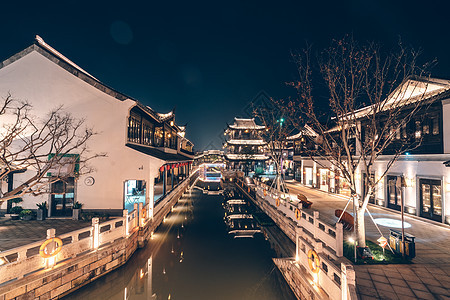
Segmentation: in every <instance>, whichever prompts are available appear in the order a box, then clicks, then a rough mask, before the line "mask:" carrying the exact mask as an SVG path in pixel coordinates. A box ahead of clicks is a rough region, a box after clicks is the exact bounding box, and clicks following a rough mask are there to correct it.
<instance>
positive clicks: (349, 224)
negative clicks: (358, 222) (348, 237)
mask: <svg viewBox="0 0 450 300" xmlns="http://www.w3.org/2000/svg"><path fill="white" fill-rule="evenodd" d="M341 214H342V209H336V210H335V211H334V215H335V216H336V217H338V218H339V217H340V216H341ZM339 223H342V224H343V225H344V229H347V230H350V231H352V230H353V227H354V226H355V221H354V219H353V216H352V215H351V214H349V213H348V212H344V214H343V215H342V217H341V219H340V220H339Z"/></svg>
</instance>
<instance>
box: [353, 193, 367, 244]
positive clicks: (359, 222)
mask: <svg viewBox="0 0 450 300" xmlns="http://www.w3.org/2000/svg"><path fill="white" fill-rule="evenodd" d="M364 211H365V209H364V208H362V207H359V205H358V202H357V205H356V219H355V235H356V241H357V243H358V246H359V247H366V227H365V223H364Z"/></svg>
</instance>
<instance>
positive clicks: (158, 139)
mask: <svg viewBox="0 0 450 300" xmlns="http://www.w3.org/2000/svg"><path fill="white" fill-rule="evenodd" d="M163 132H164V130H163V128H162V127H156V128H155V136H154V141H155V146H156V147H162V146H163Z"/></svg>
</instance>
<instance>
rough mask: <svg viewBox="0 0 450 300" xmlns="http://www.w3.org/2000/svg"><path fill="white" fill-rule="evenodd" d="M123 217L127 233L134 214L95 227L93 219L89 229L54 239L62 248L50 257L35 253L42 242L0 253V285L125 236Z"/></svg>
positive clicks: (96, 221) (52, 231)
mask: <svg viewBox="0 0 450 300" xmlns="http://www.w3.org/2000/svg"><path fill="white" fill-rule="evenodd" d="M127 218H128V219H129V220H130V221H129V223H128V224H129V225H130V224H131V226H130V227H129V229H130V231H132V230H135V227H136V226H135V225H134V224H136V222H135V219H136V218H135V214H131V215H129V216H126V217H121V218H114V219H112V220H110V221H107V222H104V223H101V224H99V219H98V218H93V219H92V226H90V227H85V228H81V229H78V230H75V231H72V232H69V233H65V234H62V235H60V236H58V238H59V239H61V240H62V242H63V245H62V246H61V250H60V251H59V252H58V254H56V255H55V256H53V257H50V258H43V257H42V256H41V255H40V254H39V248H40V246H41V245H42V244H43V243H44V242H45V240H41V241H37V242H34V243H31V244H27V245H24V246H21V247H17V248H14V249H11V250H6V251H3V252H0V262H1V265H0V285H1V284H3V283H5V282H7V281H10V280H13V279H20V278H22V277H23V276H24V275H28V274H31V273H33V272H36V271H39V270H42V269H45V268H48V267H53V266H54V265H55V264H56V263H58V262H61V261H64V260H66V259H69V258H73V257H76V256H77V255H79V254H81V253H84V252H86V251H90V250H95V249H97V248H98V247H100V246H102V245H105V244H108V243H111V242H113V241H115V240H117V239H119V238H123V237H126V236H127V234H126V231H125V228H126V227H125V226H123V225H124V222H125V221H126V220H127ZM133 226H134V227H133ZM55 233H56V232H55V229H48V230H47V238H48V239H51V238H53V237H55ZM52 244H53V243H52ZM52 244H49V245H48V247H54V246H53V245H52Z"/></svg>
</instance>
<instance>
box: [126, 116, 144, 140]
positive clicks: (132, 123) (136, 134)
mask: <svg viewBox="0 0 450 300" xmlns="http://www.w3.org/2000/svg"><path fill="white" fill-rule="evenodd" d="M128 141H130V142H133V143H140V142H141V120H140V119H139V118H138V117H137V116H130V117H129V118H128Z"/></svg>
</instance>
